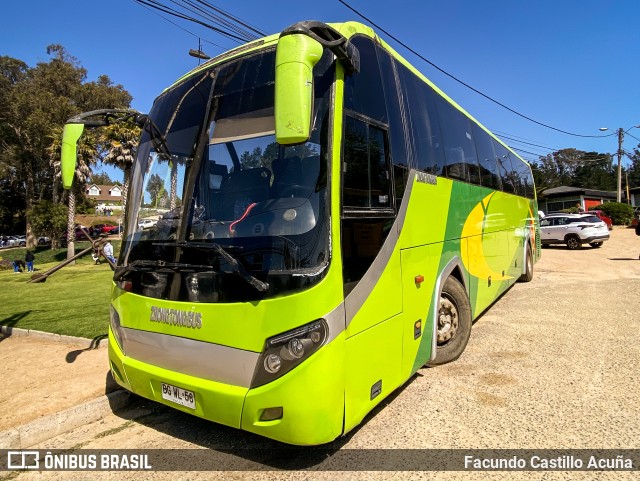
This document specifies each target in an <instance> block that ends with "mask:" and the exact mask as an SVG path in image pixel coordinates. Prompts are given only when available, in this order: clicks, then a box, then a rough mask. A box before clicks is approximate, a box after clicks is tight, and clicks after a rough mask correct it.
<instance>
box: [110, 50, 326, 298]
mask: <svg viewBox="0 0 640 481" xmlns="http://www.w3.org/2000/svg"><path fill="white" fill-rule="evenodd" d="M274 65H275V51H274V50H266V51H262V52H259V53H257V54H253V55H250V56H248V57H243V58H240V59H237V60H234V61H231V62H228V63H226V64H223V65H221V66H214V67H211V68H209V69H207V70H204V71H202V72H200V73H198V74H196V75H194V76H191V77H189V78H188V79H186V80H185V81H183V82H181V83H179V84H178V85H176V86H174V87H173V88H171V89H170V90H168V91H166V92H165V93H164V94H163V95H162V96H161V97H159V98H158V99H157V100H156V102H155V103H154V106H153V109H152V110H151V112H150V114H149V119H148V121H147V124H146V125H145V128H144V132H143V136H142V139H141V144H140V148H139V149H138V158H137V162H136V165H135V167H134V172H133V175H132V180H131V187H130V189H131V194H130V196H129V199H130V201H129V202H130V203H131V205H129V206H128V212H127V219H128V220H127V222H128V225H127V237H126V239H125V241H124V243H123V249H122V257H121V264H122V265H123V267H121V268H119V271H118V272H116V279H119V280H127V281H130V282H131V284H130V285H131V286H132V291H133V292H137V293H140V294H142V295H145V296H149V297H156V298H162V299H171V300H184V301H190V302H237V301H246V300H252V299H260V298H264V297H270V296H274V295H277V294H281V293H283V292H288V291H292V290H299V289H303V288H306V287H309V286H310V285H312V284H314V283H315V282H317V281H318V280H319V279H321V278H322V276H323V273H324V271H325V270H326V268H327V266H328V263H329V260H330V259H329V252H330V248H329V234H328V232H329V225H328V212H329V209H328V205H327V202H328V197H329V196H328V195H327V163H328V150H327V145H326V144H327V137H328V136H327V132H326V130H327V128H328V124H329V122H328V116H329V111H330V108H329V105H330V103H329V99H330V87H331V84H332V81H333V63H332V61H331V58H329V56H327V59H326V61H324V62H320V63H319V64H318V65H316V69H315V70H314V75H317V78H316V81H315V101H314V113H313V119H312V122H313V124H312V134H311V137H310V139H309V140H308V141H307V142H306V143H303V144H299V145H294V146H283V145H279V144H278V143H277V142H276V140H275V132H274V108H273V106H274V78H275V74H274Z"/></svg>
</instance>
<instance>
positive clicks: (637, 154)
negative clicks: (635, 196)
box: [627, 144, 640, 187]
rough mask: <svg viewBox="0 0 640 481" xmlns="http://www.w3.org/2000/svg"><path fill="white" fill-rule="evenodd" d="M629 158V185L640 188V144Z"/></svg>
mask: <svg viewBox="0 0 640 481" xmlns="http://www.w3.org/2000/svg"><path fill="white" fill-rule="evenodd" d="M629 158H630V159H631V165H630V166H629V169H628V170H627V173H628V175H629V185H630V186H631V187H640V144H638V145H637V147H635V148H634V149H633V152H632V153H631V155H629Z"/></svg>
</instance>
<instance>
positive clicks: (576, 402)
mask: <svg viewBox="0 0 640 481" xmlns="http://www.w3.org/2000/svg"><path fill="white" fill-rule="evenodd" d="M638 254H640V238H638V237H636V236H635V235H634V233H633V230H631V229H615V230H614V231H613V232H612V238H611V240H610V241H608V242H605V244H604V245H603V246H602V247H601V248H599V249H593V248H590V247H588V246H587V247H585V248H583V249H581V250H579V251H569V250H567V249H566V248H564V247H553V248H545V249H543V257H542V259H541V261H540V262H539V263H538V264H536V266H535V273H534V279H533V281H532V282H530V283H527V284H517V285H516V286H515V287H513V288H512V289H511V290H510V291H509V292H507V293H506V295H504V296H503V297H502V298H501V299H500V300H499V301H498V302H497V303H496V304H494V305H493V306H492V307H491V308H490V309H489V310H488V311H487V312H486V313H485V314H484V315H483V316H482V317H481V318H480V319H478V321H477V322H476V323H475V324H474V328H473V331H472V335H471V340H470V341H469V345H468V347H467V350H466V351H465V353H464V354H463V355H462V357H461V358H460V359H459V360H458V361H456V362H454V363H452V364H449V365H445V366H441V367H438V368H433V369H422V370H420V371H419V372H418V374H417V375H416V376H414V378H412V379H411V380H410V381H409V382H408V383H407V384H405V386H403V388H402V389H400V390H399V391H398V392H397V393H395V394H394V395H392V396H391V397H390V398H388V399H387V400H385V402H383V404H382V405H381V406H380V407H379V408H377V409H376V410H375V411H374V412H373V413H371V415H369V416H368V417H367V419H366V420H365V422H364V423H363V424H362V425H361V426H359V427H358V428H357V429H356V430H354V431H353V432H352V433H350V434H349V435H348V436H347V437H345V438H342V439H340V440H339V441H338V442H336V444H335V445H334V446H335V447H337V448H340V452H343V451H344V450H347V449H362V450H365V449H366V450H371V449H390V448H393V449H400V448H403V449H425V448H430V449H433V448H446V449H449V448H454V449H456V448H457V449H463V450H468V449H481V448H482V449H525V448H530V449H553V448H557V449H568V448H582V449H588V450H595V449H634V448H638V447H639V446H638V440H639V439H640V428H639V426H640V402H639V401H640V387H639V386H640V383H639V381H640V371H639V370H638V368H637V364H638V360H639V359H640V329H638V327H639V326H638V324H639V323H640V315H638V306H640V260H638ZM137 409H138V411H136V412H135V414H132V413H129V414H127V415H120V416H110V417H108V418H106V419H104V420H103V421H101V422H99V423H94V424H92V425H88V426H84V427H83V428H81V429H78V430H76V431H74V432H72V433H68V434H66V435H63V436H60V437H59V438H56V439H53V440H51V441H49V442H47V443H45V444H44V445H43V446H39V448H41V449H51V448H71V447H74V446H76V447H78V446H81V447H82V448H84V449H91V448H92V449H112V448H113V449H115V448H129V449H143V448H164V449H181V448H186V449H224V448H227V449H236V450H237V449H238V448H242V447H263V448H266V449H270V448H273V447H275V444H274V443H271V442H270V441H268V440H265V439H263V438H259V437H257V436H253V435H250V434H247V433H243V432H240V431H236V430H232V429H228V428H225V427H222V426H218V425H215V424H211V423H207V422H204V421H202V420H200V419H197V418H194V417H191V416H188V415H185V414H182V413H179V412H177V411H173V410H170V409H166V408H164V407H161V406H157V405H155V404H152V403H146V402H140V403H139V404H138V405H137ZM169 452H170V451H167V453H169ZM212 453H215V451H214V452H212ZM406 453H408V454H407V455H412V454H411V453H409V452H405V454H406ZM417 454H420V453H417ZM413 455H416V454H415V453H414V454H413ZM423 455H426V452H423ZM361 456H364V457H365V458H366V454H361ZM371 456H374V457H375V456H376V451H371ZM237 458H238V460H239V462H246V460H243V459H242V457H241V456H240V455H238V457H237ZM361 459H362V458H361ZM372 462H373V460H372ZM310 464H313V463H311V462H310ZM396 469H397V467H396ZM635 469H638V466H636V467H635ZM130 474H131V473H129V476H128V475H127V473H113V472H112V473H91V478H92V479H128V477H130ZM0 477H1V476H0ZM86 477H87V473H69V472H55V473H54V472H48V473H24V474H20V475H19V476H18V479H20V480H21V481H22V480H31V479H38V480H41V479H59V480H66V479H85V478H86ZM135 477H136V479H139V480H145V479H154V480H165V479H166V480H173V479H176V478H180V479H189V480H195V479H252V480H253V479H301V480H302V479H305V480H306V479H335V478H339V479H362V480H368V479H399V480H400V479H403V480H404V479H447V480H449V479H454V480H455V479H483V480H484V479H486V480H502V479H535V480H548V479H554V480H555V479H558V480H564V479H571V480H582V479H629V480H631V479H637V474H636V475H634V474H633V473H629V472H566V471H553V472H550V471H547V472H520V473H514V472H433V471H423V472H420V471H399V470H398V471H395V470H392V471H375V472H374V471H346V472H345V471H342V472H332V471H320V472H308V471H277V472H273V471H270V472H265V471H257V472H255V471H254V472H251V471H233V472H229V471H226V472H186V473H175V472H154V473H149V472H147V473H136V475H135Z"/></svg>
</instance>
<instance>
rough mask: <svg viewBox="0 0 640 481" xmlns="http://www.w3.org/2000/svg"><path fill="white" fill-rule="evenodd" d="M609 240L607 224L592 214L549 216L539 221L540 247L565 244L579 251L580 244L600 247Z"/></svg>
mask: <svg viewBox="0 0 640 481" xmlns="http://www.w3.org/2000/svg"><path fill="white" fill-rule="evenodd" d="M608 239H609V229H608V228H607V224H605V223H604V222H603V221H601V220H600V219H598V218H597V217H596V216H595V215H593V214H549V215H547V216H546V217H545V218H544V219H542V220H540V240H541V242H542V245H550V244H566V245H567V247H568V248H569V249H580V247H582V244H589V245H590V246H592V247H600V246H601V245H602V243H603V242H604V241H606V240H608Z"/></svg>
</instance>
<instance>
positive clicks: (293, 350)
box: [251, 319, 329, 388]
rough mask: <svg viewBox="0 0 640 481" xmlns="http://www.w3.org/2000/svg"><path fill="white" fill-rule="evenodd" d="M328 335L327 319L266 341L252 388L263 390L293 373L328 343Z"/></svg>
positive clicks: (254, 374)
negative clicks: (285, 375)
mask: <svg viewBox="0 0 640 481" xmlns="http://www.w3.org/2000/svg"><path fill="white" fill-rule="evenodd" d="M328 331H329V329H328V328H327V324H326V322H325V321H324V319H318V320H317V321H313V322H311V323H309V324H306V325H304V326H302V327H297V328H295V329H292V330H291V331H287V332H283V333H282V334H278V335H277V336H273V337H270V338H269V339H267V342H266V343H265V345H264V349H263V350H262V354H261V356H260V360H259V361H258V364H257V366H256V371H255V372H254V373H253V380H252V381H251V387H252V388H254V387H258V386H262V385H263V384H267V383H269V382H271V381H273V380H275V379H277V378H279V377H280V376H283V375H284V374H286V373H288V372H289V371H291V370H292V369H293V368H294V367H296V366H297V365H298V364H300V363H301V362H303V361H304V360H305V359H307V358H308V357H309V356H311V355H312V354H313V353H314V352H316V351H317V350H318V349H319V348H320V347H321V346H322V345H323V344H324V343H325V341H326V339H327V333H328Z"/></svg>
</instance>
